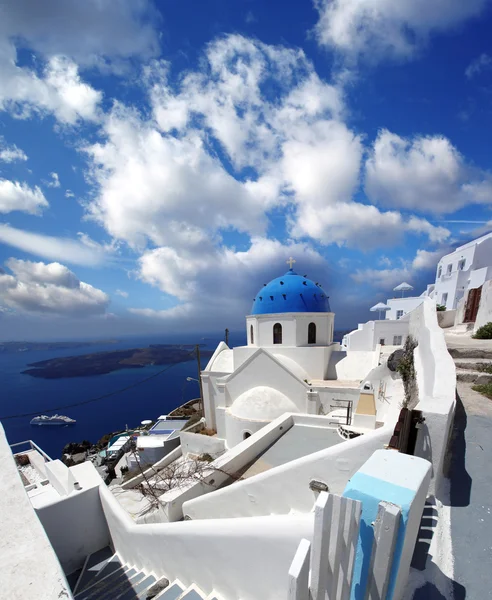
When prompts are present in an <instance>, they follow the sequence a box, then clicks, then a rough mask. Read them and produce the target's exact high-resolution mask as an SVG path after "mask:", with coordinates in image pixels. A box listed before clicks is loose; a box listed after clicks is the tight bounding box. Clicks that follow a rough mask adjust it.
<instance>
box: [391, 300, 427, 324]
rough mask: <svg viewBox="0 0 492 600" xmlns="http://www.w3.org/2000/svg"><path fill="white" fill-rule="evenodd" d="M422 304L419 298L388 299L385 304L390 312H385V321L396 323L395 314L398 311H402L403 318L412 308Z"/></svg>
mask: <svg viewBox="0 0 492 600" xmlns="http://www.w3.org/2000/svg"><path fill="white" fill-rule="evenodd" d="M421 303H422V297H421V296H417V297H415V296H409V297H408V298H389V299H388V300H387V301H386V304H387V305H388V306H389V307H390V310H388V311H386V319H387V320H390V321H396V320H397V316H396V313H397V312H398V311H399V310H402V311H403V316H404V315H406V314H407V313H409V312H411V311H412V310H413V309H414V308H417V306H419V305H420V304H421Z"/></svg>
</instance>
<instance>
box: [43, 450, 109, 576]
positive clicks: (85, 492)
mask: <svg viewBox="0 0 492 600" xmlns="http://www.w3.org/2000/svg"><path fill="white" fill-rule="evenodd" d="M48 464H49V463H48ZM64 466H65V465H64ZM67 470H69V471H70V474H71V476H72V477H73V478H74V480H76V481H79V482H80V483H81V484H82V487H83V489H82V490H81V491H72V492H71V493H70V494H69V495H68V496H60V499H59V500H57V501H55V502H51V503H50V504H47V505H44V506H40V507H39V508H36V509H35V510H36V514H37V515H38V517H39V520H40V521H41V523H42V524H43V527H44V529H45V531H46V533H47V535H48V538H49V540H50V542H51V544H52V546H53V548H54V550H55V552H56V555H57V556H58V560H59V561H60V563H61V565H62V567H63V570H64V571H65V573H66V574H67V575H70V573H73V572H74V571H76V570H77V569H79V568H80V567H82V566H83V564H84V561H85V559H86V557H87V556H88V555H89V554H91V553H92V552H96V551H97V550H101V548H105V547H106V546H107V545H108V544H109V541H110V539H109V531H108V526H107V524H106V520H105V518H104V514H103V511H102V506H101V500H100V498H99V486H101V485H104V483H103V481H102V479H101V477H100V476H99V474H98V472H97V471H96V469H95V467H94V465H93V464H92V463H91V462H85V463H82V464H81V465H77V466H75V467H71V468H70V469H67Z"/></svg>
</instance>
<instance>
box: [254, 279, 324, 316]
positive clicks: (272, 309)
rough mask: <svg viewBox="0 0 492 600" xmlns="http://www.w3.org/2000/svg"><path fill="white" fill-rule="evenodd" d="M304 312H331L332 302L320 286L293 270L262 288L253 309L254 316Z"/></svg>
mask: <svg viewBox="0 0 492 600" xmlns="http://www.w3.org/2000/svg"><path fill="white" fill-rule="evenodd" d="M303 312H306V313H311V312H331V310H330V302H329V300H328V296H327V294H326V293H325V292H324V291H323V288H322V287H321V286H320V285H319V284H316V283H314V281H311V280H310V279H307V278H306V277H303V276H302V275H298V274H297V273H295V272H294V271H293V270H292V269H291V270H289V271H287V273H286V274H285V275H283V276H282V277H277V278H276V279H272V281H270V283H268V284H267V285H265V286H264V287H262V288H261V290H260V291H259V292H258V293H257V294H256V298H255V299H254V301H253V308H252V309H251V314H252V315H267V314H270V313H303Z"/></svg>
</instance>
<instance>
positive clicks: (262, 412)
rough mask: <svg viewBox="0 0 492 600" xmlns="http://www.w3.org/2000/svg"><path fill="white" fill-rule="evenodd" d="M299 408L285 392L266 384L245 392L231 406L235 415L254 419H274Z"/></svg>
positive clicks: (231, 410)
mask: <svg viewBox="0 0 492 600" xmlns="http://www.w3.org/2000/svg"><path fill="white" fill-rule="evenodd" d="M297 410H298V409H297V406H296V405H295V404H294V403H293V402H292V401H291V400H289V398H287V396H286V395H285V394H282V392H279V391H278V390H276V389H274V388H272V387H268V386H264V385H259V386H257V387H254V388H252V389H250V390H247V391H246V392H243V393H242V394H241V395H240V396H239V397H238V398H236V400H234V402H233V404H232V406H231V408H230V412H231V414H232V415H234V416H235V417H239V418H241V419H250V420H252V421H273V419H276V418H277V417H280V416H281V415H283V414H284V413H286V412H297Z"/></svg>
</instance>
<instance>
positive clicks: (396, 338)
mask: <svg viewBox="0 0 492 600" xmlns="http://www.w3.org/2000/svg"><path fill="white" fill-rule="evenodd" d="M401 338H402V336H401V335H395V336H394V337H393V346H401Z"/></svg>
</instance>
